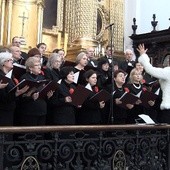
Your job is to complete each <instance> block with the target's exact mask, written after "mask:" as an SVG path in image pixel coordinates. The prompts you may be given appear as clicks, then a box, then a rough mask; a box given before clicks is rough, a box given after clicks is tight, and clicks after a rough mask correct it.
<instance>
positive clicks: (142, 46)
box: [137, 44, 148, 55]
mask: <svg viewBox="0 0 170 170" xmlns="http://www.w3.org/2000/svg"><path fill="white" fill-rule="evenodd" d="M137 51H138V52H139V53H140V55H142V54H145V53H146V52H147V51H148V49H145V45H144V44H139V45H138V48H137Z"/></svg>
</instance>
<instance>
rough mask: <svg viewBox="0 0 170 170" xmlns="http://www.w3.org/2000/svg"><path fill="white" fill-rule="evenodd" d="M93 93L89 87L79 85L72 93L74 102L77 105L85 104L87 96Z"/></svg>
mask: <svg viewBox="0 0 170 170" xmlns="http://www.w3.org/2000/svg"><path fill="white" fill-rule="evenodd" d="M91 93H93V92H92V91H90V90H89V89H86V88H85V87H84V86H81V85H78V86H77V87H76V88H75V89H74V92H73V94H71V95H70V96H71V98H72V104H73V105H74V106H76V107H79V106H81V105H82V104H83V102H84V101H85V100H86V99H87V97H88V96H89V95H90V94H91Z"/></svg>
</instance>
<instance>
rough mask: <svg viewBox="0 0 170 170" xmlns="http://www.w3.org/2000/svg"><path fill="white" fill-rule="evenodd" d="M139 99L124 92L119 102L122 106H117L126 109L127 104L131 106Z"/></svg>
mask: <svg viewBox="0 0 170 170" xmlns="http://www.w3.org/2000/svg"><path fill="white" fill-rule="evenodd" d="M138 99H139V98H138V97H137V96H135V95H133V94H131V93H127V92H125V93H124V94H123V95H122V96H121V97H120V101H122V104H119V105H118V106H120V107H123V108H125V109H127V106H126V105H127V104H132V105H134V104H135V103H136V102H137V100H138Z"/></svg>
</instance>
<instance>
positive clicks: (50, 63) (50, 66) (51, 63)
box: [46, 53, 61, 70]
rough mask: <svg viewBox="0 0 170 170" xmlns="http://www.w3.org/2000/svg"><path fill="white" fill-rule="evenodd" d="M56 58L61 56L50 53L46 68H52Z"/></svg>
mask: <svg viewBox="0 0 170 170" xmlns="http://www.w3.org/2000/svg"><path fill="white" fill-rule="evenodd" d="M58 59H61V56H60V55H59V54H58V53H52V54H51V55H50V57H49V58H48V61H47V64H46V66H47V68H49V69H50V70H51V69H53V63H54V62H55V61H56V60H58Z"/></svg>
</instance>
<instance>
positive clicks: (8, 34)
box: [7, 0, 13, 44]
mask: <svg viewBox="0 0 170 170" xmlns="http://www.w3.org/2000/svg"><path fill="white" fill-rule="evenodd" d="M12 1H13V0H8V2H7V6H8V18H7V30H8V31H7V44H10V43H11V22H12V6H13V4H12Z"/></svg>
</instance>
